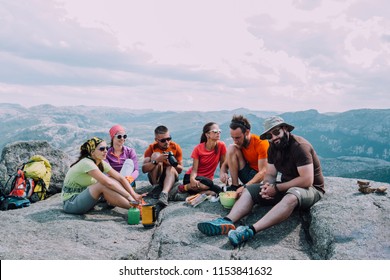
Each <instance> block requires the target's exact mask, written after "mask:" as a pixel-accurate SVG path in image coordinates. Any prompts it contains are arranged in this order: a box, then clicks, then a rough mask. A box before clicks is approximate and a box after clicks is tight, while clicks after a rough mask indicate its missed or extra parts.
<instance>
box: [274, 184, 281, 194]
mask: <svg viewBox="0 0 390 280" xmlns="http://www.w3.org/2000/svg"><path fill="white" fill-rule="evenodd" d="M273 186H274V189H275V191H276V193H280V190H279V189H278V186H277V185H276V183H274V184H273Z"/></svg>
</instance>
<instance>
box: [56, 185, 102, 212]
mask: <svg viewBox="0 0 390 280" xmlns="http://www.w3.org/2000/svg"><path fill="white" fill-rule="evenodd" d="M98 202H99V199H94V198H93V197H92V196H91V193H90V192H89V188H86V189H85V190H83V191H82V192H81V193H79V194H76V195H74V196H72V197H71V198H69V199H68V200H65V201H64V205H63V207H64V211H65V213H69V214H79V215H81V214H85V213H87V212H88V211H90V210H91V209H92V208H93V207H94V206H95V205H96V204H97V203H98Z"/></svg>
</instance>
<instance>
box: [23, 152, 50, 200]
mask: <svg viewBox="0 0 390 280" xmlns="http://www.w3.org/2000/svg"><path fill="white" fill-rule="evenodd" d="M23 171H24V174H25V177H26V178H28V181H30V182H31V179H32V181H33V186H32V192H31V195H30V196H28V198H29V199H30V201H31V202H33V203H34V202H37V201H39V200H43V199H46V198H47V197H48V194H49V186H50V179H51V165H50V163H49V161H48V160H47V159H46V158H45V157H43V156H41V155H34V156H32V157H31V158H30V160H29V161H28V162H27V163H25V164H24V167H23Z"/></svg>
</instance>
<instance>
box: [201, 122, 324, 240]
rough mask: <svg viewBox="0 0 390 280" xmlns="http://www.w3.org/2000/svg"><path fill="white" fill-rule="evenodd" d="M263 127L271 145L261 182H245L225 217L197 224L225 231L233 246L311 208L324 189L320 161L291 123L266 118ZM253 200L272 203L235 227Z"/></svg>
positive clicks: (215, 231) (206, 229)
mask: <svg viewBox="0 0 390 280" xmlns="http://www.w3.org/2000/svg"><path fill="white" fill-rule="evenodd" d="M264 128H265V130H264V132H263V133H262V134H261V135H260V138H261V139H267V140H268V141H269V142H270V147H269V149H268V159H267V171H266V174H265V176H264V181H263V183H261V184H253V185H248V186H246V188H245V189H244V191H243V193H242V195H241V197H240V199H239V200H237V202H236V203H235V204H234V206H233V208H232V210H231V211H230V213H229V214H228V215H227V216H226V217H224V218H218V219H216V220H213V221H208V222H202V223H199V224H198V229H199V230H200V231H201V232H203V233H204V234H206V235H209V236H212V235H219V234H228V237H229V241H230V243H231V244H232V245H233V246H238V245H240V244H241V243H243V242H246V241H247V240H249V239H251V238H253V236H254V235H255V234H256V233H258V232H261V231H262V230H265V229H267V228H269V227H271V226H274V225H276V224H279V223H281V222H282V221H284V220H286V219H287V218H288V217H290V215H291V214H292V212H293V211H294V209H308V208H310V207H311V206H312V205H314V203H316V202H317V201H319V200H320V199H321V198H322V196H323V194H324V193H325V189H324V177H323V175H322V170H321V165H320V162H319V159H318V157H317V154H316V152H315V151H314V149H313V147H312V145H311V144H310V143H309V142H308V141H307V140H305V139H304V138H302V137H300V136H296V135H293V134H291V131H292V130H293V129H294V126H292V125H289V124H287V123H286V122H284V120H283V119H282V118H280V117H277V116H274V117H271V118H268V119H266V120H265V122H264ZM278 173H280V174H281V181H280V182H278V181H277V175H278ZM255 204H259V205H272V206H273V208H272V209H271V210H270V211H269V212H268V213H267V214H265V215H264V216H263V217H261V218H260V220H258V221H257V222H256V223H255V224H253V225H250V226H239V227H238V228H237V229H236V227H235V225H234V223H236V222H238V221H239V220H240V219H241V218H243V217H244V216H246V215H248V214H250V212H251V210H252V207H253V206H254V205H255Z"/></svg>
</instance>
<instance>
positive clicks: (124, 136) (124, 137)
mask: <svg viewBox="0 0 390 280" xmlns="http://www.w3.org/2000/svg"><path fill="white" fill-rule="evenodd" d="M122 137H123V139H126V138H127V135H126V134H123V135H122V134H118V135H115V138H116V139H119V140H121V139H122Z"/></svg>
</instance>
